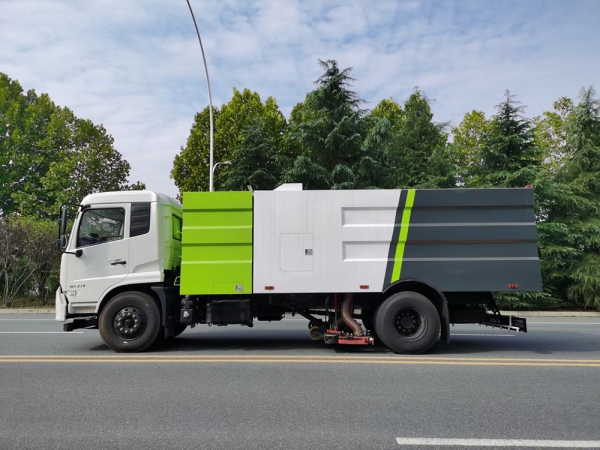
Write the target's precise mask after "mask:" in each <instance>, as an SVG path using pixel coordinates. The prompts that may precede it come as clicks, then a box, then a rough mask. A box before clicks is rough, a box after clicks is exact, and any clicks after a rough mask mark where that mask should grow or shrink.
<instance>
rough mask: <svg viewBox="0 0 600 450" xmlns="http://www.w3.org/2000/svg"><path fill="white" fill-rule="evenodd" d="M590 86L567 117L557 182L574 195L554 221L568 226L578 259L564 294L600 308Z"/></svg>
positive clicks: (595, 110)
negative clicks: (563, 152) (565, 154)
mask: <svg viewBox="0 0 600 450" xmlns="http://www.w3.org/2000/svg"><path fill="white" fill-rule="evenodd" d="M594 96H595V91H594V89H593V88H592V87H589V88H588V89H582V90H581V92H580V102H579V104H578V105H577V107H575V109H574V110H573V113H572V114H570V115H569V117H568V119H567V121H566V124H565V127H566V130H567V137H566V145H565V150H566V153H567V155H568V158H567V159H566V161H565V162H564V165H563V166H562V167H561V168H560V170H559V172H558V179H559V180H560V181H563V182H564V183H565V184H567V185H569V186H570V188H571V189H572V190H573V191H574V192H575V193H576V194H577V198H576V201H574V202H573V203H572V204H571V205H565V206H567V207H564V208H563V209H562V210H561V211H557V217H556V219H557V222H560V223H563V224H564V225H565V226H566V227H568V230H569V234H570V237H571V239H572V242H573V247H574V248H575V249H577V250H578V251H580V258H579V260H578V261H577V263H575V264H573V265H572V266H571V267H570V269H571V271H570V278H571V280H572V283H571V285H570V286H569V289H568V294H569V296H570V297H571V298H573V300H575V301H576V302H578V303H583V304H585V305H586V306H594V307H596V308H598V309H600V101H599V100H596V99H595V98H594Z"/></svg>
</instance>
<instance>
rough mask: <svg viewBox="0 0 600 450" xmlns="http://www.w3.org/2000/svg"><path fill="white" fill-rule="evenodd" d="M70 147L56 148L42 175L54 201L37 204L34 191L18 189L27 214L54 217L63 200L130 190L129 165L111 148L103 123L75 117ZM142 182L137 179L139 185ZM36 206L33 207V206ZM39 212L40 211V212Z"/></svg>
mask: <svg viewBox="0 0 600 450" xmlns="http://www.w3.org/2000/svg"><path fill="white" fill-rule="evenodd" d="M72 139H73V141H72V145H71V146H70V147H69V148H66V149H63V150H61V151H59V152H58V160H57V161H54V162H52V163H51V164H50V167H49V168H48V170H47V172H46V174H45V175H44V176H43V177H42V179H41V183H42V190H43V191H44V192H49V193H52V200H53V203H51V202H50V199H49V200H48V204H46V205H43V204H40V201H39V200H38V199H37V198H36V197H35V194H34V195H28V196H27V195H26V194H25V193H21V195H20V196H19V199H20V203H21V205H22V206H21V212H23V213H24V214H26V215H35V214H36V211H37V212H38V216H42V217H54V216H55V215H56V213H57V211H58V209H59V207H60V205H61V204H62V203H79V202H81V200H83V198H84V197H85V196H86V195H89V194H92V193H94V192H108V191H123V190H129V185H128V184H127V176H128V175H129V170H130V165H129V163H128V162H127V161H126V160H124V159H123V157H122V155H121V154H120V153H119V152H118V151H117V150H116V149H115V148H114V146H113V142H114V140H113V138H112V136H110V135H109V134H107V133H106V130H105V129H104V127H103V126H102V125H94V124H93V123H92V122H91V121H89V120H83V119H77V120H76V121H75V124H74V127H73V138H72ZM142 184H143V183H140V182H139V181H138V182H137V184H136V185H137V186H138V187H140V186H141V185H142ZM34 208H35V209H34ZM40 212H42V214H40Z"/></svg>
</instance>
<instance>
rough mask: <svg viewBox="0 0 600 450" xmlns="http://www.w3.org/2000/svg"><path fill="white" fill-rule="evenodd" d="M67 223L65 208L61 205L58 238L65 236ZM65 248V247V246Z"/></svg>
mask: <svg viewBox="0 0 600 450" xmlns="http://www.w3.org/2000/svg"><path fill="white" fill-rule="evenodd" d="M67 221H68V217H67V207H66V206H65V205H63V206H62V207H61V208H60V220H59V222H58V223H59V231H58V232H59V234H60V236H63V237H64V235H65V234H67ZM65 247H66V245H65Z"/></svg>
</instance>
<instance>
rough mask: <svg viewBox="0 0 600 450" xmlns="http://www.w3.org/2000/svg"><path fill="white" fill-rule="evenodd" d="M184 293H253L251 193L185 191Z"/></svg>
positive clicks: (182, 279)
mask: <svg viewBox="0 0 600 450" xmlns="http://www.w3.org/2000/svg"><path fill="white" fill-rule="evenodd" d="M180 292H181V294H183V295H203V294H204V295H206V294H209V295H210V294H246V295H247V294H249V293H252V193H251V192H184V194H183V240H182V261H181V286H180Z"/></svg>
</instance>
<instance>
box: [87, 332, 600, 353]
mask: <svg viewBox="0 0 600 450" xmlns="http://www.w3.org/2000/svg"><path fill="white" fill-rule="evenodd" d="M598 348H600V340H599V339H598V338H597V337H596V336H592V335H589V334H586V333H577V332H571V333H568V336H566V335H561V334H560V333H559V334H551V333H543V334H540V335H538V336H533V335H531V336H529V335H524V334H519V335H509V334H507V335H498V336H477V335H473V336H466V335H461V336H451V339H450V343H449V344H446V343H444V342H439V343H438V344H436V345H435V346H434V347H433V348H432V349H431V350H430V351H429V352H428V353H427V354H428V355H437V356H448V357H452V356H464V355H470V356H485V357H505V356H512V357H527V356H532V355H556V354H562V355H564V356H568V355H569V354H570V353H578V354H582V353H595V354H596V355H598V353H599V351H598ZM90 350H92V351H97V352H111V350H110V349H109V348H108V347H106V346H105V345H99V346H96V347H93V348H91V349H90ZM150 352H152V353H154V354H160V353H162V354H171V353H186V354H223V353H238V354H239V353H255V354H257V355H259V354H265V353H275V354H276V353H282V354H285V355H290V354H293V353H296V354H298V355H304V356H306V355H320V356H323V355H325V356H326V355H330V354H331V353H332V352H333V353H334V354H337V355H359V354H365V355H367V354H377V355H393V353H392V352H391V351H390V350H388V349H387V348H386V347H385V346H383V345H382V344H380V343H379V344H376V345H374V346H365V347H362V346H360V347H358V346H342V345H333V346H330V345H325V344H324V343H323V341H312V340H311V339H309V338H308V336H307V333H306V332H303V331H300V330H241V329H239V330H233V329H230V330H225V329H217V330H214V331H213V330H211V331H206V330H201V331H196V330H188V331H186V332H185V333H184V334H182V335H181V336H180V337H178V338H175V339H169V340H166V341H163V342H160V343H159V344H158V345H156V346H155V347H154V348H153V349H152V350H150ZM596 355H594V356H596ZM599 356H600V355H599Z"/></svg>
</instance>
